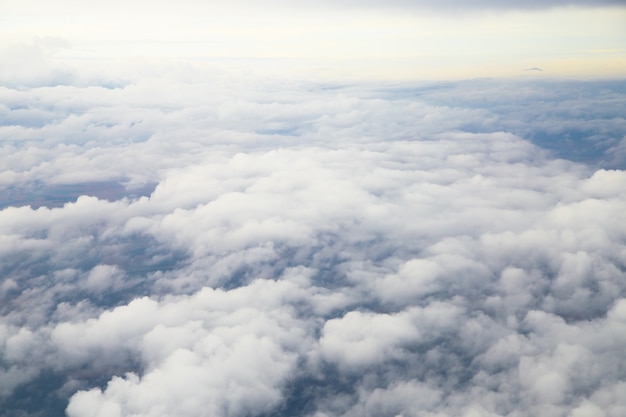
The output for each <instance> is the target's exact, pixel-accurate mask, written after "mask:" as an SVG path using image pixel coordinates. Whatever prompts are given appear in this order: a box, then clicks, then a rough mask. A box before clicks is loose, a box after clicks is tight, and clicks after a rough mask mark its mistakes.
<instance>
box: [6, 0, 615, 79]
mask: <svg viewBox="0 0 626 417" xmlns="http://www.w3.org/2000/svg"><path fill="white" fill-rule="evenodd" d="M0 7H1V10H2V17H1V18H0V19H1V20H0V22H1V23H2V24H1V25H0V39H2V41H0V46H1V47H4V48H5V52H4V54H8V56H10V57H12V58H13V59H15V60H16V62H18V61H19V60H21V65H20V66H19V67H18V68H15V67H14V68H12V70H13V71H16V72H18V74H19V71H20V70H23V68H24V67H30V66H35V65H36V62H35V61H36V60H37V59H38V57H37V56H33V54H35V55H36V53H40V54H43V55H44V56H45V57H46V58H49V59H51V60H52V61H53V62H58V61H62V62H69V63H71V64H72V65H74V66H77V67H85V66H89V65H91V66H95V67H102V66H106V67H117V66H120V65H121V66H127V65H137V64H139V63H142V62H143V63H144V64H145V62H146V60H149V61H150V62H151V65H156V64H155V62H162V61H163V60H166V61H176V62H180V61H183V62H187V61H190V60H191V61H194V62H196V64H198V61H200V62H205V63H208V64H209V65H211V66H213V67H215V66H217V65H219V66H221V67H223V68H225V69H227V70H229V71H243V72H244V73H245V72H246V71H249V67H251V66H252V67H254V68H255V69H256V70H257V71H258V70H259V69H264V70H265V71H266V73H268V74H272V75H276V74H280V76H283V77H284V76H294V75H300V76H302V75H304V74H306V76H307V77H308V78H312V79H378V80H388V79H402V80H407V79H442V78H453V79H465V78H473V77H502V76H506V77H510V76H523V75H528V72H529V71H527V70H528V69H531V68H540V69H541V70H542V74H545V75H546V76H568V77H588V78H589V77H591V78H593V77H619V76H621V75H622V74H623V73H624V72H625V71H626V50H625V47H624V45H626V30H625V29H624V22H625V21H626V7H624V3H623V2H621V1H619V0H617V1H541V2H540V1H530V2H522V1H465V2H459V1H437V2H431V1H406V0H404V1H403V0H399V1H350V0H344V1H332V2H330V1H321V2H305V1H288V0H282V1H281V0H274V1H272V0H270V1H262V2H258V1H257V2H252V1H246V0H238V1H234V2H228V4H225V3H224V2H217V1H200V0H184V1H181V2H171V1H164V0H161V1H151V2H147V1H119V0H113V1H107V2H79V1H72V0H61V1H54V2H41V1H32V0H26V1H20V2H9V1H4V2H3V3H2V4H1V5H0ZM29 48H30V49H29ZM33 48H34V49H35V50H34V49H33ZM7 70H8V71H11V68H9V69H7V68H5V71H7ZM525 70H526V71H525ZM536 72H538V71H536V70H535V71H530V73H531V74H535V75H536Z"/></svg>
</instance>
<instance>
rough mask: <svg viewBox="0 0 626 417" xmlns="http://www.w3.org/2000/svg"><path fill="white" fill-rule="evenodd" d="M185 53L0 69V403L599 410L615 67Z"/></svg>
mask: <svg viewBox="0 0 626 417" xmlns="http://www.w3.org/2000/svg"><path fill="white" fill-rule="evenodd" d="M190 73H191V74H196V75H194V76H191V75H189V74H190ZM184 74H185V75H184V76H183V75H181V73H176V72H175V73H168V74H165V75H160V76H154V77H152V78H143V79H141V80H138V81H132V79H131V80H130V81H127V82H125V83H123V82H121V81H120V80H113V81H116V82H117V84H115V85H118V87H116V88H109V87H106V86H104V85H83V84H81V83H73V84H72V83H69V84H68V85H54V86H50V85H49V86H42V85H40V84H39V83H38V82H36V80H34V81H33V84H32V85H31V86H30V87H28V88H24V87H23V86H20V87H17V86H10V85H7V86H5V87H3V88H2V90H1V92H2V95H3V98H4V100H3V107H2V108H1V111H2V112H3V113H2V114H3V115H4V116H5V117H4V118H3V119H2V120H3V125H2V126H0V139H1V143H2V145H1V146H0V152H2V158H3V161H4V162H5V164H3V168H2V171H0V178H1V179H2V181H3V182H2V187H4V188H3V189H2V190H3V192H4V191H5V190H9V191H10V192H9V191H7V193H6V194H5V195H11V196H15V200H13V202H12V201H11V200H10V199H7V201H6V202H5V203H4V204H5V207H4V208H3V209H2V210H1V211H0V254H1V256H0V258H1V259H2V262H1V263H0V269H1V271H0V276H2V282H1V283H0V346H1V347H2V348H1V349H0V351H2V357H1V361H0V405H1V407H0V409H2V410H3V411H2V412H0V416H5V415H6V416H8V415H11V413H13V414H16V413H20V412H21V413H22V414H24V415H32V416H35V415H42V414H46V413H47V414H50V415H55V413H56V415H62V414H63V413H64V412H66V413H67V415H68V416H71V417H82V416H107V417H108V416H116V415H118V416H130V415H137V416H155V417H156V416H169V415H173V414H175V415H180V416H196V415H202V414H203V413H205V414H210V415H215V416H244V415H270V414H272V415H301V416H318V417H319V416H361V415H381V416H396V415H404V416H419V415H461V416H472V415H487V416H488V415H493V416H497V415H520V416H524V415H529V416H530V415H546V416H550V415H569V414H571V415H578V416H584V415H594V413H595V414H599V413H600V412H599V411H598V410H602V412H604V413H605V414H606V415H620V414H621V413H622V412H623V410H624V407H625V406H626V405H625V404H624V401H623V398H624V395H622V394H623V392H624V389H625V387H624V384H623V382H621V381H623V379H624V375H625V370H624V369H623V366H621V365H620V364H621V363H622V362H623V358H622V356H623V351H624V347H626V346H625V345H626V339H625V338H624V337H623V336H622V335H625V334H626V328H625V326H626V319H625V317H626V316H625V314H626V313H625V312H626V310H625V308H626V307H625V306H626V304H625V303H626V300H625V298H624V294H626V286H625V283H624V280H623V271H624V270H625V268H626V257H625V254H626V251H625V250H626V249H625V248H624V242H625V241H626V239H625V237H626V228H625V227H624V226H623V225H626V218H624V216H625V214H624V213H626V195H625V191H624V190H626V188H625V187H624V186H623V185H624V184H625V183H626V174H625V173H624V171H623V170H622V169H617V167H616V166H615V165H614V163H615V161H613V160H610V159H609V153H608V150H609V149H614V147H615V146H618V147H619V144H621V142H620V141H621V140H622V139H623V137H624V133H625V127H624V123H623V120H622V118H621V110H622V108H621V107H620V106H621V105H620V103H622V102H623V97H622V96H623V94H622V93H621V87H622V84H623V83H622V82H619V81H611V82H609V81H601V82H574V81H567V82H565V81H563V82H551V83H546V82H543V81H528V80H525V81H510V82H509V81H502V80H474V81H468V82H456V83H429V84H423V83H422V84H401V85H398V84H396V85H389V84H376V85H374V84H351V85H339V84H337V85H322V84H316V83H310V82H308V83H307V82H289V83H287V82H282V83H280V84H275V83H274V82H273V81H271V80H267V79H266V80H258V79H256V80H254V82H252V81H251V80H248V82H246V83H244V82H240V81H236V80H229V79H228V78H223V79H219V80H213V79H208V80H207V79H206V77H205V76H204V75H203V74H201V75H200V76H198V75H197V73H195V72H193V71H191V72H184ZM81 82H82V81H81ZM92 84H93V83H92ZM583 114H584V115H585V117H579V116H581V115H583ZM531 121H532V123H530V122H531ZM567 132H569V134H570V136H569V137H568V136H567V135H566V133H567ZM575 132H578V133H580V132H585V134H589V135H590V138H588V139H585V138H580V137H578V136H576V135H575V134H574V133H575ZM548 133H549V134H550V135H552V136H550V138H552V139H554V138H560V140H561V141H560V142H558V143H556V142H555V143H551V144H549V143H547V142H546V140H545V138H546V136H545V135H547V134H548ZM542 135H543V136H542ZM591 137H593V139H591ZM533 142H534V143H533ZM589 142H591V143H593V144H594V146H597V147H598V155H596V157H595V158H594V159H592V160H585V159H584V158H582V159H581V158H580V157H579V156H580V155H578V154H576V153H571V152H570V153H567V152H565V153H563V149H560V148H562V147H563V146H569V145H572V146H578V147H580V148H584V147H585V146H589ZM585 144H586V145H585ZM546 148H547V149H546ZM558 152H562V155H565V156H569V157H570V159H569V160H568V159H559V158H557V157H556V156H555V154H556V153H558ZM582 153H583V154H584V153H585V152H582ZM142 187H144V188H142ZM138 190H139V191H138ZM28 202H30V203H31V204H32V205H31V206H28V205H26V204H25V203H28ZM18 203H20V204H18ZM54 410H57V411H54ZM65 410H66V411H65ZM18 415H19V414H18Z"/></svg>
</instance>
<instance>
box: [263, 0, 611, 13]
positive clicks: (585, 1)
mask: <svg viewBox="0 0 626 417" xmlns="http://www.w3.org/2000/svg"><path fill="white" fill-rule="evenodd" d="M272 3H274V4H281V5H284V6H294V5H296V3H297V2H295V1H288V0H284V1H279V0H277V1H274V2H272ZM317 4H318V5H319V2H318V3H317ZM321 4H324V5H325V6H332V7H353V8H357V7H358V8H388V9H389V8H392V9H394V8H395V9H404V10H433V11H444V12H466V11H480V10H507V9H508V10H528V9H529V10H535V9H547V8H553V7H571V6H577V7H606V6H623V5H624V3H623V2H622V1H621V0H601V1H592V0H549V1H539V0H530V1H514V0H507V1H497V0H469V1H459V0H442V1H433V0H392V1H380V0H367V1H356V0H341V1H336V2H321Z"/></svg>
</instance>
